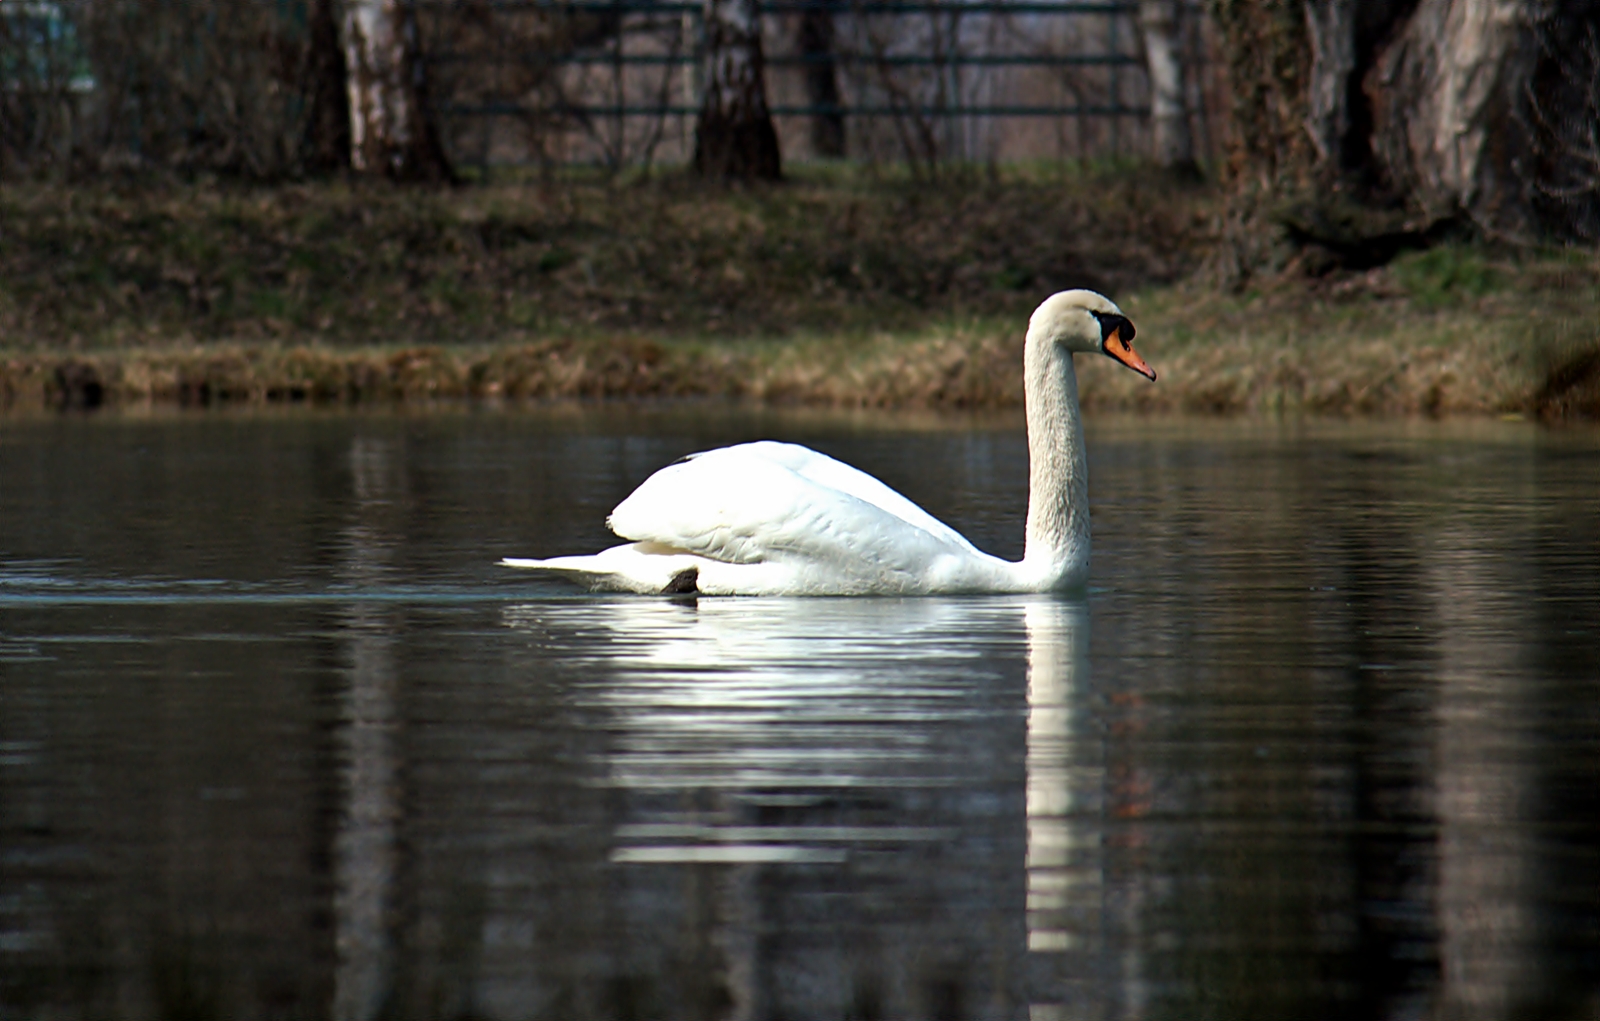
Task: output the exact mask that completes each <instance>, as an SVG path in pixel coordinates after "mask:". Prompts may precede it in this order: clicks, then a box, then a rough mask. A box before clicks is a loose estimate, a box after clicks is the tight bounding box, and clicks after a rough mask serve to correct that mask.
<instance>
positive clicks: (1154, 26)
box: [1139, 0, 1200, 177]
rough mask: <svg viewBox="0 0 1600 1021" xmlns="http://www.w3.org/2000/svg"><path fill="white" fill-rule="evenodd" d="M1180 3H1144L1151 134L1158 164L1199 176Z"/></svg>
mask: <svg viewBox="0 0 1600 1021" xmlns="http://www.w3.org/2000/svg"><path fill="white" fill-rule="evenodd" d="M1180 7H1181V3H1180V0H1141V2H1140V4H1139V25H1140V27H1141V28H1142V29H1143V32H1144V56H1145V68H1146V69H1147V71H1148V72H1149V75H1150V133H1151V141H1152V148H1153V150H1154V152H1153V153H1152V155H1153V156H1154V158H1155V161H1156V164H1157V165H1158V166H1160V167H1162V168H1163V169H1165V170H1170V171H1173V172H1175V173H1178V174H1181V175H1184V176H1193V177H1198V176H1199V173H1200V168H1199V166H1198V164H1196V163H1195V159H1194V141H1193V138H1192V136H1191V135H1190V133H1189V104H1188V97H1187V92H1186V89H1185V82H1184V67H1183V34H1182V24H1181V23H1180V21H1179V15H1180V14H1181V10H1180Z"/></svg>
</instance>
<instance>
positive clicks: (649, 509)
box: [607, 442, 975, 571]
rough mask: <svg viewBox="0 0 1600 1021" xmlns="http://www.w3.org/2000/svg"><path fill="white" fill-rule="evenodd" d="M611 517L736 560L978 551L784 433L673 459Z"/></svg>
mask: <svg viewBox="0 0 1600 1021" xmlns="http://www.w3.org/2000/svg"><path fill="white" fill-rule="evenodd" d="M607 523H608V524H609V525H610V526H611V530H612V531H614V532H616V533H617V534H618V535H620V536H622V537H623V538H625V539H632V540H633V541H635V542H647V543H659V544H661V545H662V546H663V547H667V548H670V549H674V550H682V551H685V552H689V553H695V554H698V555H700V556H704V557H708V558H710V559H713V560H721V561H725V562H728V563H735V564H752V563H761V562H764V561H768V560H773V559H790V558H799V559H805V560H809V561H814V562H821V563H829V562H832V563H837V564H840V565H844V564H847V563H857V564H861V565H862V566H866V565H871V569H874V570H889V571H902V570H909V571H915V570H920V569H922V568H923V567H925V566H926V565H927V564H929V563H931V562H932V561H933V560H934V559H935V558H937V557H939V556H941V555H945V554H952V553H954V554H963V555H964V554H969V553H972V552H975V550H974V549H973V547H972V545H971V544H970V543H968V542H967V541H966V540H965V539H963V538H962V537H961V536H960V534H958V533H957V532H956V531H955V530H954V529H952V528H950V527H949V526H948V525H945V524H944V523H943V522H941V521H939V520H938V519H937V518H935V517H933V516H932V515H931V514H929V513H927V512H926V511H924V510H922V509H921V508H920V507H918V506H917V505H916V504H914V503H912V502H911V501H910V500H907V499H906V498H905V497H903V496H901V495H900V494H899V493H896V492H895V491H894V490H892V489H890V488H889V487H888V486H886V485H884V484H883V483H882V482H879V481H878V480H877V479H874V478H872V477H871V476H870V475H867V474H865V473H864V472H860V471H857V470H856V469H854V468H851V467H849V466H848V465H845V464H843V463H841V462H839V461H835V460H834V459H833V458H831V457H827V456H826V455H823V454H818V453H816V452H815V451H812V450H808V449H806V448H805V447H797V446H794V445H792V444H786V443H770V442H767V443H747V444H742V445H740V446H736V447H724V448H722V449H719V450H712V451H707V452H706V453H703V454H698V455H694V456H692V457H689V458H687V459H685V460H683V461H680V462H678V463H677V464H672V465H668V466H667V467H665V468H663V469H661V470H660V471H658V472H656V473H655V474H654V475H652V476H650V477H649V478H648V479H646V480H645V481H644V482H643V483H642V484H641V485H640V486H639V488H638V489H636V490H634V491H633V494H632V495H631V496H629V497H628V498H627V499H626V500H624V501H622V503H620V504H618V505H617V508H616V510H614V511H612V513H611V517H610V519H609V521H608V522H607Z"/></svg>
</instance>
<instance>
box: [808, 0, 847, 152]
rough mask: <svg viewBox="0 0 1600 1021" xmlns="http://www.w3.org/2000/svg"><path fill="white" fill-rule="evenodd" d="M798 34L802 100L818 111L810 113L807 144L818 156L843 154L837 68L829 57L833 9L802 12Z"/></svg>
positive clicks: (842, 131) (843, 140)
mask: <svg viewBox="0 0 1600 1021" xmlns="http://www.w3.org/2000/svg"><path fill="white" fill-rule="evenodd" d="M799 35H800V37H799V40H798V43H799V47H798V48H799V50H800V55H801V56H802V57H804V58H806V101H807V102H809V103H810V104H811V106H813V107H815V108H817V109H818V110H819V111H821V112H819V113H814V114H812V115H811V148H812V150H813V151H814V152H815V153H816V154H817V155H818V156H828V157H833V158H837V157H840V156H843V155H844V148H845V134H844V113H843V110H842V104H841V102H840V99H839V69H838V65H837V64H836V63H835V62H834V59H833V12H832V11H829V10H822V9H811V10H807V11H805V12H803V13H802V14H801V15H800V34H799Z"/></svg>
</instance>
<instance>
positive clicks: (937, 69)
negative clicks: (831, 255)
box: [427, 0, 1217, 169]
mask: <svg viewBox="0 0 1600 1021" xmlns="http://www.w3.org/2000/svg"><path fill="white" fill-rule="evenodd" d="M1138 7H1139V5H1138V4H1137V3H1130V2H1109V3H1107V2H1101V3H1086V2H1071V0H1060V2H1036V0H1017V2H1005V0H970V2H961V0H855V2H849V0H766V2H765V3H762V4H760V10H761V15H762V44H763V49H764V52H765V63H766V83H767V91H768V98H769V106H770V109H771V111H772V113H773V114H774V116H775V117H776V119H777V125H778V131H779V135H780V138H781V139H782V143H783V151H784V154H785V158H786V159H809V158H815V157H850V158H853V159H857V160H871V161H906V162H910V163H913V164H921V165H928V164H935V163H940V162H951V161H954V162H968V163H971V162H1008V161H1015V160H1027V159H1092V158H1101V157H1107V156H1142V155H1145V154H1146V153H1147V151H1148V145H1149V138H1148V134H1149V124H1148V121H1149V83H1148V79H1147V76H1146V74H1145V68H1144V59H1143V50H1142V43H1141V38H1140V34H1139V25H1138V17H1137V16H1138ZM701 14H702V6H701V5H700V4H699V3H681V2H660V3H653V2H650V0H575V2H567V3H561V4H549V3H539V2H537V0H533V2H516V0H502V2H500V3H497V4H495V5H494V15H495V16H496V17H498V18H500V19H502V20H503V21H510V20H511V19H514V18H517V17H532V18H535V19H546V23H547V24H561V25H563V26H564V27H565V31H566V34H567V38H569V39H570V40H572V41H573V42H574V45H572V46H571V47H570V48H568V49H565V50H562V51H559V52H558V51H556V50H553V49H552V50H544V51H539V50H535V49H530V48H528V47H526V46H519V45H517V44H516V43H515V42H513V40H515V38H516V37H517V33H516V32H514V31H511V32H503V33H501V34H500V35H499V36H498V38H497V40H496V42H495V44H494V45H493V46H491V47H490V48H489V49H487V50H462V49H459V48H455V47H453V46H452V45H451V44H450V42H449V41H446V40H447V37H448V35H449V32H450V31H451V28H452V27H453V26H452V25H451V24H450V23H449V21H448V19H449V15H448V14H447V12H445V11H444V10H441V9H439V8H433V9H432V15H433V16H432V18H430V23H429V27H430V32H429V38H430V42H429V45H428V46H427V50H428V53H429V62H430V65H431V66H432V67H433V68H435V72H434V73H435V74H436V75H437V76H438V78H439V79H440V80H441V81H444V82H447V84H445V85H444V87H443V88H442V90H441V92H442V94H446V95H448V96H449V97H450V98H449V99H448V100H447V101H446V102H444V103H443V104H441V106H440V114H441V116H442V117H443V118H444V120H445V122H446V123H447V124H448V125H449V132H450V134H451V136H452V139H453V148H454V149H455V150H456V152H457V153H458V154H459V157H460V158H461V159H462V160H463V161H464V162H465V163H466V164H468V165H474V164H475V165H479V166H481V167H483V168H485V169H488V168H492V167H494V166H498V165H503V164H517V163H530V162H546V161H548V162H555V163H596V164H601V165H605V166H608V167H623V166H632V165H641V164H650V163H653V162H669V163H672V162H680V161H682V160H684V159H686V158H687V155H688V153H689V151H690V150H691V149H692V146H693V132H694V121H695V116H696V113H697V112H698V109H699V88H698V85H699V69H700V67H701V65H702V61H703V53H702V47H701V41H700V40H701V30H700V26H701ZM1186 14H1187V15H1188V17H1186V18H1185V20H1184V23H1183V24H1184V31H1183V37H1182V46H1183V48H1184V52H1185V56H1186V57H1187V62H1188V65H1189V66H1190V67H1191V68H1192V69H1193V70H1192V73H1191V74H1190V75H1189V85H1188V91H1189V97H1188V100H1189V109H1190V110H1191V111H1192V113H1193V115H1192V120H1193V122H1194V123H1193V129H1194V135H1195V137H1196V139H1197V140H1198V145H1199V148H1200V153H1199V155H1200V156H1201V158H1205V157H1207V156H1209V155H1211V149H1212V148H1213V146H1214V144H1215V142H1214V132H1213V131H1211V130H1210V129H1211V126H1212V123H1213V115H1212V114H1213V109H1212V108H1213V97H1214V96H1215V95H1216V92H1217V90H1216V88H1215V87H1214V83H1213V82H1212V81H1211V80H1210V73H1209V72H1210V70H1211V62H1210V61H1209V60H1208V59H1207V54H1208V52H1209V38H1208V33H1207V27H1206V23H1205V19H1204V17H1203V13H1202V11H1201V9H1200V7H1199V6H1198V4H1189V5H1186ZM580 40H581V41H580ZM459 67H472V68H474V69H475V70H474V72H473V75H474V76H475V80H476V87H474V86H473V85H468V84H466V83H465V82H464V81H462V80H461V77H460V76H459V73H458V72H457V71H456V70H455V69H456V68H459ZM490 68H499V69H501V70H499V71H498V72H494V71H488V69H490ZM513 69H515V70H513ZM486 72H487V73H486ZM519 75H520V77H519ZM491 82H495V83H514V85H513V87H512V88H503V87H502V88H494V87H492V86H491V85H490V83H491ZM530 82H536V84H535V85H534V87H533V88H528V84H529V83H530Z"/></svg>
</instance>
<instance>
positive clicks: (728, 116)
mask: <svg viewBox="0 0 1600 1021" xmlns="http://www.w3.org/2000/svg"><path fill="white" fill-rule="evenodd" d="M705 45H706V69H705V91H704V94H703V95H702V96H701V101H700V119H699V123H698V124H697V125H696V126H695V134H694V170H695V173H696V174H699V175H700V176H701V177H709V178H719V179H723V180H767V181H775V180H777V179H778V178H779V177H781V176H782V165H781V162H780V160H779V157H778V133H777V131H776V130H775V129H774V128H773V126H772V114H771V112H770V111H769V109H768V107H767V88H766V81H765V77H764V62H763V60H762V56H761V18H760V14H759V12H758V11H757V8H756V4H755V0H706V5H705Z"/></svg>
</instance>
